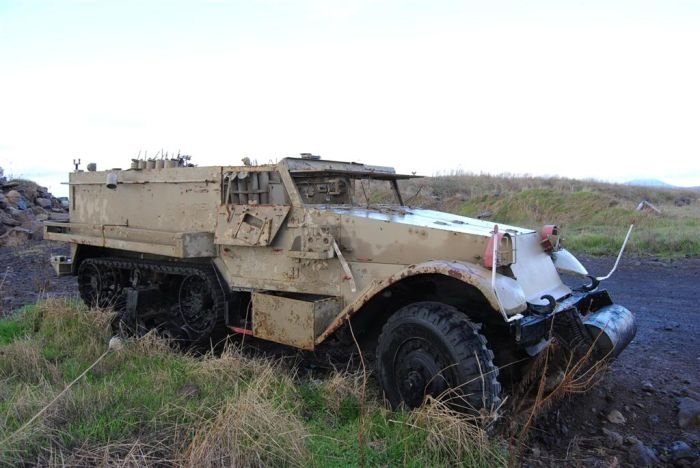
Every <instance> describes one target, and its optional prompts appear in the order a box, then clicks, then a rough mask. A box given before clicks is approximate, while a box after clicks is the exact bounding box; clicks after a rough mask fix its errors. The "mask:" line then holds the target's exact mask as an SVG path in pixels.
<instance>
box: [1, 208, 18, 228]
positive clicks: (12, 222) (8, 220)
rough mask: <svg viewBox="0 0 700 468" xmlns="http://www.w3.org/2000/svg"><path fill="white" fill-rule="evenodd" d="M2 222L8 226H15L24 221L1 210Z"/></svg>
mask: <svg viewBox="0 0 700 468" xmlns="http://www.w3.org/2000/svg"><path fill="white" fill-rule="evenodd" d="M0 224H5V225H6V226H12V227H14V226H19V225H20V224H22V223H20V222H19V221H17V220H16V219H15V218H14V217H12V216H11V215H10V214H9V213H5V212H4V211H0Z"/></svg>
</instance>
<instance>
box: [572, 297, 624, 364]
mask: <svg viewBox="0 0 700 468" xmlns="http://www.w3.org/2000/svg"><path fill="white" fill-rule="evenodd" d="M583 324H584V325H585V326H586V328H587V329H588V331H589V332H590V334H591V336H592V337H593V343H594V346H595V353H596V355H597V356H599V357H601V358H603V357H610V358H615V357H617V356H619V355H620V353H621V352H622V350H623V349H625V348H626V347H627V345H628V344H630V342H631V341H632V339H633V338H634V335H636V334H637V322H636V321H635V320H634V314H632V312H630V311H629V310H628V309H626V308H625V307H622V306H620V305H617V304H612V305H609V306H605V307H603V308H601V309H598V310H597V311H595V312H593V313H591V314H588V315H586V316H585V317H584V318H583Z"/></svg>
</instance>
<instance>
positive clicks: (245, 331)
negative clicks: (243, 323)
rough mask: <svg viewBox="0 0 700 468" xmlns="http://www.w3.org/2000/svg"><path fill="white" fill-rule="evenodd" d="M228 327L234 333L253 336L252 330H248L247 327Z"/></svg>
mask: <svg viewBox="0 0 700 468" xmlns="http://www.w3.org/2000/svg"><path fill="white" fill-rule="evenodd" d="M229 328H230V329H231V330H233V331H234V332H236V333H240V334H242V335H250V336H253V330H248V329H247V328H241V327H229Z"/></svg>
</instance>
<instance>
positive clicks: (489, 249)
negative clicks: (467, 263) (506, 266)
mask: <svg viewBox="0 0 700 468" xmlns="http://www.w3.org/2000/svg"><path fill="white" fill-rule="evenodd" d="M504 235H505V234H504V233H502V232H498V233H496V234H495V235H492V236H491V238H490V239H489V243H488V244H487V245H486V252H484V267H485V268H493V240H494V238H497V239H498V245H497V246H496V249H497V250H496V255H498V250H499V249H498V247H500V246H501V240H502V239H503V236H504Z"/></svg>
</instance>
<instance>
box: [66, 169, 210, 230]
mask: <svg viewBox="0 0 700 468" xmlns="http://www.w3.org/2000/svg"><path fill="white" fill-rule="evenodd" d="M111 172H112V173H114V174H116V176H117V185H116V189H109V188H107V186H106V184H105V181H106V178H107V174H108V173H111ZM69 183H70V186H71V203H73V204H74V206H73V207H72V209H71V215H70V216H71V221H72V222H76V223H91V224H99V225H105V226H109V225H116V226H129V227H133V228H141V229H151V230H156V231H171V232H214V228H215V226H216V207H217V206H219V204H220V202H221V167H220V166H219V167H217V166H214V167H179V168H168V169H151V170H123V171H120V170H117V171H99V172H74V173H71V174H70V175H69Z"/></svg>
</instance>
